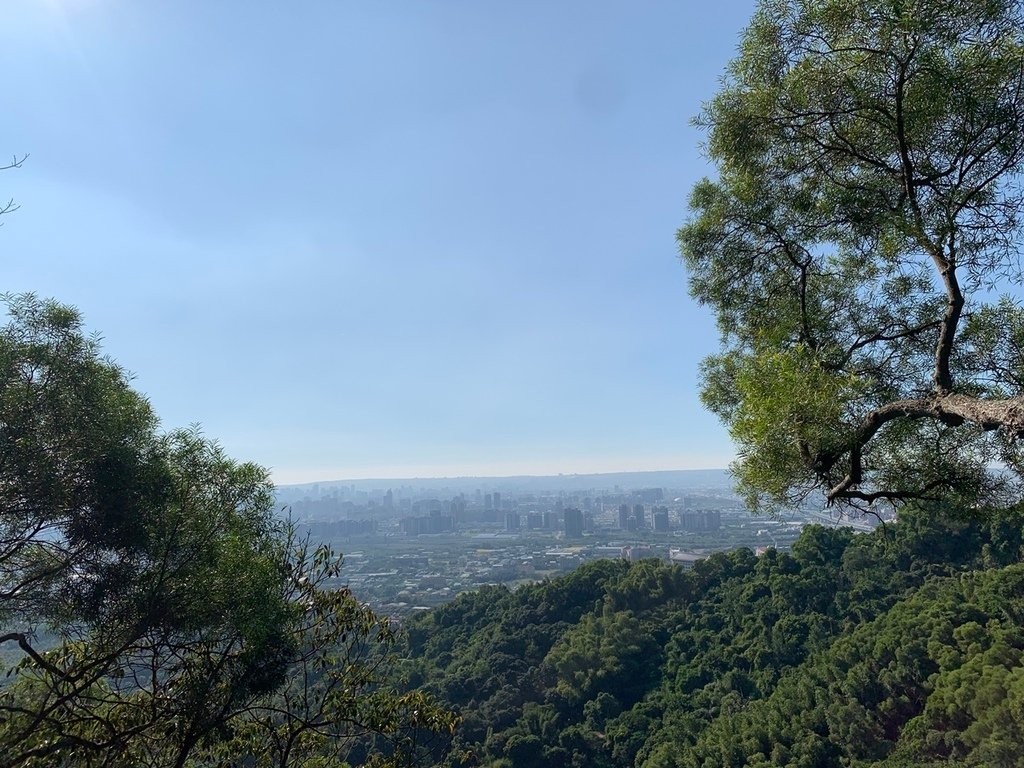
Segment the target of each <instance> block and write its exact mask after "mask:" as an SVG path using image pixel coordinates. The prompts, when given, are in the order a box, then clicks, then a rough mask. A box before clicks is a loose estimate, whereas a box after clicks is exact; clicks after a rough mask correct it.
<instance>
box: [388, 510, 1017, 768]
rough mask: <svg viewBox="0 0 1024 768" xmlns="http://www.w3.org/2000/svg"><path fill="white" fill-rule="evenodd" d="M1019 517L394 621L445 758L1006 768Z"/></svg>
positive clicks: (839, 542) (927, 523) (818, 532)
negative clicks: (446, 721) (455, 720)
mask: <svg viewBox="0 0 1024 768" xmlns="http://www.w3.org/2000/svg"><path fill="white" fill-rule="evenodd" d="M1022 520H1024V518H1022V516H1021V514H1020V512H1019V511H1015V512H1013V513H999V514H991V515H987V516H975V517H974V518H973V519H972V520H970V521H968V520H964V519H957V518H956V517H953V516H947V515H943V514H942V513H941V512H938V511H936V510H935V509H930V510H925V509H913V510H907V511H906V512H905V513H904V515H902V517H901V519H900V521H899V522H898V523H895V524H891V525H888V526H886V527H885V528H884V529H879V530H876V531H875V532H874V533H872V534H853V533H852V532H851V531H849V530H847V529H827V528H822V527H817V526H813V527H809V528H807V529H806V530H805V531H804V533H803V535H802V536H801V538H800V539H799V540H798V542H797V543H796V544H795V545H794V547H793V549H792V551H791V552H788V553H784V552H777V551H774V550H770V551H769V552H768V553H767V554H765V555H763V556H762V557H755V556H754V555H753V554H752V553H751V552H750V551H749V550H745V549H741V550H735V551H733V552H730V553H728V554H716V555H713V556H712V557H710V558H708V559H707V560H705V561H703V562H700V563H698V564H697V565H696V566H695V567H694V568H693V569H692V570H690V571H682V570H680V569H679V568H678V567H675V566H668V565H665V564H663V563H661V562H659V561H656V560H646V561H641V562H638V563H632V564H630V563H626V562H624V561H614V560H606V561H602V562H597V563H594V564H591V565H588V566H585V567H583V568H581V569H579V570H578V571H576V572H575V573H573V574H571V575H568V576H565V577H563V578H560V579H556V580H553V581H550V582H546V583H543V584H537V585H534V586H529V587H524V588H522V589H520V590H518V591H516V592H509V591H508V590H506V589H504V588H489V589H485V590H482V591H480V592H477V593H474V594H467V595H463V596H460V597H459V598H458V599H456V600H455V601H454V602H453V603H451V604H449V605H447V606H444V607H442V608H439V609H437V610H435V611H432V612H430V613H426V614H422V615H420V616H417V617H416V618H414V619H413V620H412V621H411V622H410V624H409V637H408V642H409V646H410V647H409V651H410V656H411V659H410V662H409V664H410V666H411V669H412V673H411V674H412V682H413V683H414V684H416V685H419V686H422V687H424V688H426V689H428V690H430V691H432V692H434V693H436V694H437V695H438V696H439V697H440V698H441V699H442V700H444V701H446V702H448V703H449V704H451V705H452V706H453V707H455V708H457V709H458V710H459V711H460V713H461V715H462V717H463V718H464V720H463V726H462V729H461V740H462V744H461V747H462V749H461V750H457V751H456V753H455V754H454V755H453V756H452V757H451V758H450V761H451V764H452V765H458V764H461V765H466V766H469V765H485V766H486V765H489V766H515V767H521V766H523V767H525V766H540V765H550V766H623V767H625V766H632V765H638V766H646V767H647V768H662V767H667V766H680V767H682V766H694V767H696V766H703V767H704V768H710V766H769V765H772V766H801V767H806V768H813V767H814V766H827V765H857V766H883V765H884V766H897V765H899V766H926V765H931V764H932V763H939V762H941V763H942V764H948V761H949V760H955V761H961V762H962V764H963V765H979V766H1016V765H1019V764H1020V763H1019V760H1020V756H1019V753H1018V752H1019V750H1018V747H1019V745H1020V744H1022V743H1024V666H1022V663H1021V660H1022V655H1024V565H1022V564H1021V546H1022V541H1024V540H1022V530H1024V529H1022Z"/></svg>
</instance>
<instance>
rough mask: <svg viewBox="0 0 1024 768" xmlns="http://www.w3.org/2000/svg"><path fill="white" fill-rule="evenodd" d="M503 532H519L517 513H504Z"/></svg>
mask: <svg viewBox="0 0 1024 768" xmlns="http://www.w3.org/2000/svg"><path fill="white" fill-rule="evenodd" d="M505 530H506V531H518V530H519V513H518V512H506V513H505Z"/></svg>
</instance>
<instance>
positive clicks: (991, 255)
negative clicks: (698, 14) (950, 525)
mask: <svg viewBox="0 0 1024 768" xmlns="http://www.w3.org/2000/svg"><path fill="white" fill-rule="evenodd" d="M1022 61H1024V22H1022V10H1021V5H1020V3H1019V2H1015V1H1013V0H993V1H990V0H964V1H963V2H952V3H951V2H947V0H908V2H896V3H894V2H889V1H888V0H869V1H868V2H863V1H862V0H814V1H813V2H812V1H809V0H762V2H760V3H759V5H758V9H757V12H756V13H755V15H754V17H753V19H752V21H751V24H750V26H749V27H748V29H747V30H746V32H745V34H744V36H743V40H742V44H741V47H740V52H739V56H738V57H737V58H736V60H735V61H733V62H732V64H731V65H730V66H729V69H728V71H727V74H726V78H725V80H724V83H723V86H722V88H721V90H720V92H719V93H718V95H717V96H716V97H715V98H714V99H712V100H711V101H710V102H709V103H708V104H707V105H705V109H704V112H703V114H702V115H701V117H700V118H699V119H698V121H697V122H698V124H699V125H700V126H701V127H703V128H704V129H705V130H706V131H707V133H708V142H707V154H708V156H709V159H710V160H711V161H712V162H713V163H714V165H715V167H716V170H717V177H716V178H715V179H714V180H711V179H705V180H703V181H701V182H700V183H699V184H697V185H696V187H695V188H694V190H693V193H692V196H691V199H690V207H691V210H692V212H693V216H692V218H691V219H690V221H688V222H687V223H686V224H685V225H684V226H683V227H682V229H680V231H679V236H678V238H679V244H680V248H681V251H682V255H683V258H684V260H685V262H686V265H687V267H688V269H689V272H690V288H691V292H692V293H693V295H694V296H695V297H696V298H697V299H698V300H700V301H701V302H703V303H705V304H708V305H710V306H711V307H713V308H714V310H715V312H716V314H717V317H718V323H719V327H720V329H721V333H722V345H723V351H722V353H721V354H719V355H716V356H713V357H711V358H709V359H708V360H707V361H706V362H705V366H704V402H705V404H706V405H707V406H708V407H709V408H710V409H711V410H713V411H714V412H716V413H717V414H718V415H719V416H721V418H722V419H723V420H724V421H725V422H726V423H727V424H728V425H729V428H730V430H731V433H732V436H733V438H734V440H735V441H736V443H737V444H738V446H739V449H740V450H739V459H738V461H737V464H736V474H737V476H738V478H739V480H740V484H741V486H742V488H743V490H744V492H745V493H746V495H747V498H748V500H749V502H750V504H751V506H753V507H760V508H771V507H772V506H774V505H777V504H791V503H793V502H794V501H799V500H801V499H803V498H806V497H807V496H808V495H809V494H811V493H814V492H818V491H821V492H824V494H825V496H826V498H827V499H828V500H829V501H830V502H833V503H837V504H843V505H850V506H859V507H862V508H863V507H869V506H870V505H872V504H875V503H889V504H900V503H904V502H907V501H910V500H915V499H916V500H922V499H924V500H937V499H945V500H947V501H954V500H956V501H957V503H961V504H963V505H969V504H972V503H974V502H976V501H979V500H980V501H982V503H991V504H1007V503H1014V502H1016V501H1018V500H1019V499H1020V498H1021V493H1022V491H1021V478H1022V477H1024V476H1022V475H1021V474H1020V473H1019V472H1017V469H1018V468H1019V467H1020V466H1021V458H1020V452H1021V448H1020V442H1019V441H1018V440H1017V438H1018V437H1020V436H1021V435H1024V389H1022V388H1021V382H1022V379H1021V376H1020V366H1021V360H1022V354H1021V351H1022V347H1021V341H1022V338H1024V337H1022V334H1021V328H1022V327H1024V320H1022V318H1024V313H1022V310H1021V308H1020V306H1019V304H1018V303H1017V302H1016V301H1015V300H1014V298H1013V296H1012V294H1010V293H1008V294H1007V295H1004V296H1002V298H999V299H997V300H995V301H992V300H991V296H992V294H994V293H999V292H1007V291H1008V290H1012V288H1011V286H1013V285H1018V286H1019V284H1020V270H1019V259H1018V254H1019V244H1020V227H1019V224H1020V212H1021V200H1022V197H1021V194H1020V193H1021V188H1020V173H1021V169H1022V165H1021V164H1022V162H1024V120H1022V117H1024V88H1022V85H1024V80H1022V78H1024V68H1022ZM996 462H1000V463H1001V464H1002V465H1003V466H1005V467H1007V468H1009V469H1010V470H1011V472H1010V473H998V472H992V471H991V467H992V465H993V464H994V463H996ZM1015 473H1016V474H1015Z"/></svg>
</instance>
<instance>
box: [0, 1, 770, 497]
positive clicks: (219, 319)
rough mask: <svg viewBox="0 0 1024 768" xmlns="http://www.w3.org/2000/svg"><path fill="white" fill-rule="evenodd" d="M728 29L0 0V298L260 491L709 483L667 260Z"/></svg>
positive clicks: (469, 15)
mask: <svg viewBox="0 0 1024 768" xmlns="http://www.w3.org/2000/svg"><path fill="white" fill-rule="evenodd" d="M753 7H754V4H753V2H749V1H743V2H740V1H738V0H734V1H728V2H724V3H719V4H716V5H715V6H714V7H713V8H704V7H701V6H699V4H681V3H674V2H653V3H650V4H645V6H644V9H643V12H639V11H638V10H637V9H636V7H635V6H630V5H628V4H622V3H615V2H599V3H584V2H567V3H559V4H545V3H525V4H517V5H515V6H504V7H502V6H483V5H477V4H458V3H446V2H422V3H415V4H414V3H406V4H388V5H379V4H357V3H328V2H312V3H308V4H303V6H302V7H301V8H294V7H290V6H287V7H286V6H271V5H266V6H260V7H256V8H254V7H253V6H251V5H250V4H242V3H239V2H225V3H217V4H210V3H201V2H198V0H185V1H183V2H180V3H162V4H148V3H147V4H138V3H129V2H125V0H88V1H84V0H75V1H72V0H51V1H50V2H44V3H40V2H36V1H35V0H32V1H30V0H12V2H11V3H9V4H8V5H7V6H6V7H5V10H6V11H7V17H8V22H9V23H8V24H7V25H5V28H4V30H3V31H0V41H2V45H0V64H2V65H3V66H4V68H5V70H6V71H7V72H10V73H12V74H16V75H17V76H16V77H12V78H10V79H9V82H8V86H9V87H8V91H7V92H6V94H5V98H6V104H7V107H8V113H9V115H11V118H10V119H9V120H8V121H5V124H4V126H2V127H0V153H5V154H7V155H8V156H12V155H14V156H17V157H21V156H22V155H23V154H26V153H27V154H29V158H28V160H27V162H25V164H24V165H23V167H21V168H20V169H15V170H9V171H6V172H4V173H2V174H0V195H2V197H3V199H4V200H6V199H7V198H14V199H15V201H16V202H17V203H18V204H20V206H21V207H20V209H19V210H17V211H16V212H13V213H12V214H10V215H7V216H4V217H3V223H4V226H3V227H2V228H0V243H2V245H3V247H4V248H5V249H6V252H7V253H8V254H13V256H11V257H9V268H8V270H7V273H6V280H5V283H4V289H5V290H6V291H12V292H21V291H33V292H36V293H38V294H40V295H42V296H47V297H53V298H55V299H57V300H58V301H62V302H65V303H68V304H72V305H74V306H76V307H78V308H79V309H80V310H81V312H82V314H83V316H84V319H85V323H86V327H87V329H88V330H89V331H94V332H97V333H99V334H101V335H102V337H103V347H104V350H105V352H106V353H108V354H109V355H110V356H111V357H113V358H114V359H115V360H117V362H118V363H120V364H121V365H123V366H124V367H125V368H126V369H127V370H129V371H132V372H133V373H134V374H135V380H134V384H135V386H136V387H137V388H138V389H139V391H141V392H142V393H144V394H145V395H146V396H147V397H149V398H150V400H151V402H152V404H153V407H154V410H155V411H156V413H157V414H158V415H159V416H160V418H161V420H162V426H163V427H164V428H167V429H171V428H177V427H187V426H189V425H191V424H196V423H197V424H200V425H201V426H202V428H203V431H204V432H205V433H206V434H207V435H209V436H210V437H212V438H215V439H217V440H218V441H220V442H221V443H222V444H223V446H224V447H225V449H226V451H227V452H228V453H229V454H230V455H232V456H234V457H236V458H238V459H243V460H253V461H256V462H258V463H260V464H263V465H265V466H267V467H269V468H270V470H271V472H272V474H273V478H274V480H275V482H277V483H281V484H287V483H296V482H311V481H315V480H329V479H332V478H340V477H343V478H353V479H354V478H360V477H367V478H368V477H379V476H395V477H409V476H424V477H427V476H431V477H433V476H442V477H443V476H452V475H477V474H487V475H519V474H533V473H543V474H557V473H594V472H607V471H626V470H649V469H684V468H721V467H725V466H727V465H728V463H729V461H730V460H731V459H732V456H733V449H732V446H731V444H730V441H729V438H728V435H727V434H726V432H725V430H724V429H723V428H722V426H721V425H720V424H719V423H718V422H717V420H716V418H715V417H714V416H712V415H711V414H709V413H707V412H706V411H704V409H703V408H702V406H701V404H700V401H699V398H698V395H697V380H698V371H699V364H700V360H701V359H702V358H703V357H704V356H706V355H708V354H710V353H712V352H714V351H715V350H716V349H717V338H718V337H717V331H716V329H715V326H714V319H713V317H712V315H711V312H709V311H707V310H705V309H702V308H700V307H698V306H696V305H695V304H694V302H693V301H692V300H690V299H689V297H688V295H687V291H686V274H685V271H684V269H683V267H682V266H681V264H680V263H679V260H678V258H677V253H676V248H675V243H674V239H673V235H674V232H675V229H676V228H677V227H678V226H680V225H681V224H682V223H683V221H684V220H685V218H686V215H687V214H686V200H687V197H688V195H689V192H690V189H691V188H692V186H693V184H694V183H695V182H696V181H697V180H698V179H699V178H700V177H701V176H703V175H705V174H707V173H708V172H709V169H708V167H707V165H706V164H705V162H704V160H703V159H702V157H701V155H700V151H699V144H700V141H701V133H700V132H699V131H698V130H697V129H695V128H694V127H693V126H691V125H690V124H689V120H690V119H691V118H692V117H693V116H694V115H696V114H697V113H698V112H699V111H700V109H701V104H702V102H704V101H705V100H707V99H709V98H710V97H711V96H712V95H713V94H714V92H715V91H716V90H717V88H718V83H719V78H720V76H721V73H722V71H723V68H724V66H725V64H726V62H727V61H728V60H729V59H730V58H731V57H732V56H733V55H734V53H735V47H736V43H737V41H738V39H739V34H740V31H741V30H742V28H743V27H744V26H745V25H746V23H747V21H748V19H749V17H750V14H751V12H752V10H753Z"/></svg>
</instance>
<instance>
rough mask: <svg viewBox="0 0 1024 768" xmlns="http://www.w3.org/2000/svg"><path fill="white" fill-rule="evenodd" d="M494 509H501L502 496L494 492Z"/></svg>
mask: <svg viewBox="0 0 1024 768" xmlns="http://www.w3.org/2000/svg"><path fill="white" fill-rule="evenodd" d="M494 508H495V509H501V494H500V493H498V492H497V491H495V492H494Z"/></svg>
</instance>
